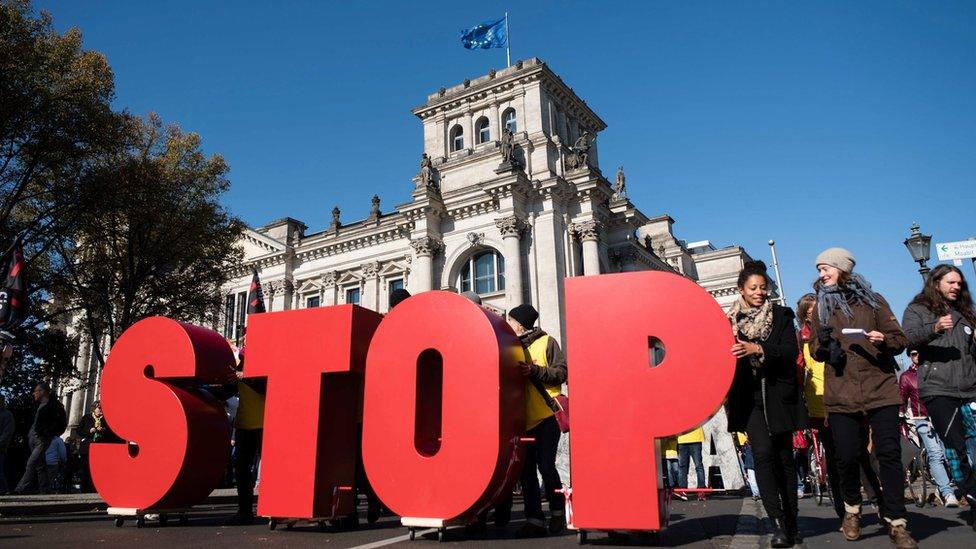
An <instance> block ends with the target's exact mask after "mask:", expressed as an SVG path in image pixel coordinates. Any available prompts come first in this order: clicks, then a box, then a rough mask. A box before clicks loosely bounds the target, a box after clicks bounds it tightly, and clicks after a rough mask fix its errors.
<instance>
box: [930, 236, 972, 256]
mask: <svg viewBox="0 0 976 549" xmlns="http://www.w3.org/2000/svg"><path fill="white" fill-rule="evenodd" d="M935 251H936V252H937V253H938V254H939V261H948V260H951V259H969V258H973V257H976V240H961V241H959V242H943V243H939V244H936V245H935Z"/></svg>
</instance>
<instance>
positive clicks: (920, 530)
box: [0, 496, 976, 549]
mask: <svg viewBox="0 0 976 549" xmlns="http://www.w3.org/2000/svg"><path fill="white" fill-rule="evenodd" d="M233 512H234V507H233V506H202V507H198V508H196V509H194V510H193V511H192V512H191V513H190V514H189V520H188V521H187V523H186V524H185V525H180V524H178V523H177V522H176V521H175V520H171V521H170V523H169V525H167V526H160V525H159V524H158V523H154V522H149V523H147V525H146V526H145V527H144V528H137V527H136V526H135V524H134V523H126V524H125V525H124V526H122V527H121V528H117V527H116V526H115V524H114V522H113V520H112V519H111V518H109V517H107V516H106V515H105V514H101V513H98V514H94V513H77V514H65V515H59V516H45V517H22V518H18V517H6V518H2V519H0V547H43V548H45V549H51V548H57V547H72V548H74V547H94V546H98V547H127V548H131V547H136V548H139V549H151V548H155V547H160V548H163V547H165V548H171V547H188V548H193V547H200V548H207V549H213V548H217V547H243V546H253V545H268V546H276V547H311V546H317V547H322V546H329V547H337V548H346V547H357V548H360V549H374V548H378V547H385V546H387V545H401V546H404V547H406V546H414V547H421V548H422V547H431V548H433V547H434V546H436V545H440V544H438V542H437V538H436V533H435V532H433V531H428V532H421V533H418V537H417V539H416V540H415V541H412V542H411V541H409V539H408V535H407V529H406V528H404V527H403V526H401V525H400V523H399V521H398V520H397V519H396V518H394V517H384V518H382V519H381V520H380V521H379V522H378V523H377V524H375V525H373V526H366V525H365V523H363V525H362V526H361V527H360V528H359V529H357V530H353V531H344V532H337V531H333V530H332V529H331V528H327V529H326V530H325V531H320V529H319V527H318V526H317V525H307V524H301V523H299V524H297V525H295V527H294V528H292V529H291V530H287V529H285V528H284V527H283V526H279V527H278V528H277V529H276V530H274V531H271V530H269V528H268V525H267V523H266V522H259V523H256V524H254V525H252V526H224V525H223V524H222V521H223V520H224V519H225V518H226V517H227V516H229V515H230V514H231V513H233ZM909 512H910V519H909V528H910V529H911V530H912V532H913V533H914V534H915V536H916V537H917V538H918V540H919V542H920V544H921V546H922V547H934V546H936V544H946V545H945V546H946V547H952V548H963V547H973V546H976V532H974V531H973V530H972V529H971V528H970V527H969V526H967V525H966V523H965V516H966V513H968V511H963V510H958V509H944V508H941V507H926V508H924V509H918V508H916V507H914V506H911V507H910V508H909ZM362 514H365V513H364V512H363V513H362ZM800 515H801V519H800V527H801V530H802V532H803V534H804V536H805V538H806V539H805V543H804V545H803V546H805V547H811V548H812V547H818V548H819V547H837V546H843V547H845V549H868V548H875V547H883V548H888V547H891V545H890V543H889V541H888V536H887V533H886V531H884V530H883V529H881V528H880V527H879V526H878V523H877V519H876V516H875V515H874V512H873V510H872V509H871V508H870V507H867V508H866V509H865V516H864V521H863V524H864V529H863V532H864V537H863V538H862V540H861V541H859V542H857V543H852V544H848V543H847V542H845V541H844V540H843V538H842V537H841V534H840V533H839V532H838V531H837V529H838V526H839V521H838V520H837V518H836V517H835V516H834V515H833V510H832V508H831V507H829V506H826V505H825V506H817V505H816V504H815V503H814V502H813V501H812V500H810V499H805V500H802V501H801V508H800ZM521 519H522V516H521V513H520V508H519V507H518V506H516V509H515V513H514V516H513V521H512V523H511V524H510V525H509V526H508V527H506V528H493V527H489V529H488V532H487V533H485V534H483V535H479V536H470V535H468V533H467V532H466V531H465V530H464V529H463V528H452V529H450V530H448V532H447V536H446V539H445V543H446V544H453V545H461V544H463V545H464V546H465V547H472V548H475V547H489V546H491V547H500V546H512V547H515V546H522V547H556V546H559V547H570V546H575V545H576V544H577V539H576V535H575V533H574V532H571V531H567V532H565V533H563V534H562V535H559V536H552V537H548V538H543V539H532V540H521V539H517V538H516V532H517V531H518V528H519V527H520V526H521V525H522V524H523V523H524V522H523V521H522V520H521ZM764 525H765V521H764V520H763V519H762V510H761V505H759V504H758V503H756V502H753V501H752V500H751V499H742V498H739V497H733V496H717V497H713V498H711V499H709V500H708V501H705V502H698V501H675V502H674V503H673V506H672V510H671V524H670V525H669V527H668V528H667V529H666V530H665V531H664V532H662V533H661V534H660V535H659V536H651V535H643V534H637V535H629V536H626V535H625V536H614V537H608V536H607V534H606V533H603V532H599V533H592V534H590V536H589V543H590V544H591V545H595V546H614V545H617V546H619V545H623V546H627V545H631V546H655V545H657V546H666V547H677V546H687V547H712V548H720V549H726V548H731V549H740V548H749V549H752V548H756V547H768V546H769V544H768V539H767V536H766V532H765V526H764Z"/></svg>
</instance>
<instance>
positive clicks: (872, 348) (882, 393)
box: [810, 295, 908, 413]
mask: <svg viewBox="0 0 976 549" xmlns="http://www.w3.org/2000/svg"><path fill="white" fill-rule="evenodd" d="M848 304H849V305H850V307H851V312H852V313H853V317H848V316H846V315H845V314H844V313H843V312H842V311H841V310H839V309H838V310H835V311H834V312H833V314H831V316H830V318H828V319H827V325H828V326H830V327H832V328H833V329H834V331H833V334H832V335H831V337H833V338H834V339H837V340H838V341H840V344H841V347H842V348H843V349H844V351H845V353H846V355H847V356H846V358H845V359H843V360H842V361H841V364H831V363H830V362H827V348H826V347H821V346H820V342H819V341H818V337H817V334H819V333H820V317H819V315H818V314H814V315H813V325H812V333H811V335H812V337H811V338H810V353H811V354H812V355H813V356H814V357H815V358H816V359H817V360H822V361H824V362H825V363H826V364H825V366H824V406H825V407H826V408H827V411H828V412H834V413H856V412H864V411H867V410H871V409H874V408H880V407H882V406H889V405H900V404H901V394H900V393H899V391H898V377H897V372H898V363H897V362H895V356H897V355H899V354H901V353H902V352H903V351H904V350H905V345H906V344H907V343H908V339H907V338H906V337H905V332H903V331H902V329H901V326H900V325H899V324H898V320H897V319H896V318H895V315H894V314H892V312H891V307H889V306H888V302H887V301H885V299H884V298H883V297H881V296H880V295H878V308H877V309H873V308H871V306H870V305H868V304H867V303H864V302H862V301H859V300H858V301H853V302H852V301H848ZM843 328H863V329H864V330H865V331H867V332H870V331H873V330H877V331H879V332H881V333H883V334H884V335H885V340H884V342H882V343H880V344H877V345H875V344H874V343H871V342H870V341H868V340H867V339H864V338H860V337H852V336H847V335H843V334H841V330H842V329H843Z"/></svg>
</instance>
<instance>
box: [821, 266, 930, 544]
mask: <svg viewBox="0 0 976 549" xmlns="http://www.w3.org/2000/svg"><path fill="white" fill-rule="evenodd" d="M814 265H815V266H816V268H817V271H818V274H819V276H818V278H817V280H816V282H815V283H814V289H815V290H816V291H817V312H816V314H814V315H813V322H812V325H811V331H812V333H814V334H816V335H815V337H814V338H812V339H811V340H810V348H811V354H812V355H813V357H814V358H816V359H817V360H819V361H822V362H824V363H825V366H824V385H825V388H824V406H825V407H826V409H827V418H828V420H829V422H830V428H831V430H832V431H833V435H834V443H835V451H836V458H837V470H838V472H839V473H840V485H841V496H842V498H843V500H844V518H843V520H842V521H841V531H842V532H843V534H844V537H845V538H846V539H847V540H849V541H855V540H857V539H859V538H860V537H861V503H862V496H861V479H860V470H861V466H860V462H859V460H860V454H861V452H862V450H863V448H864V446H865V444H866V441H865V437H864V431H863V429H862V421H863V420H865V419H866V420H867V422H868V423H869V425H870V429H871V441H872V444H873V448H874V453H875V457H876V458H877V460H878V467H879V471H880V478H881V494H878V506H879V508H880V509H881V510H882V513H883V515H884V520H885V522H887V524H888V536H889V538H890V540H891V542H892V543H893V544H894V545H895V547H897V548H898V549H914V548H916V547H918V543H917V542H916V541H915V539H914V538H912V536H911V534H910V533H909V531H908V528H907V525H908V512H907V511H906V510H905V500H904V493H905V476H904V470H903V469H902V464H901V441H900V439H901V432H900V429H899V427H900V421H899V418H898V408H899V406H900V405H901V394H900V393H899V391H898V379H897V377H896V375H895V373H896V372H897V371H898V365H897V363H896V362H895V356H896V355H898V354H900V353H901V352H903V351H904V350H905V345H906V343H907V338H906V337H905V333H904V332H903V331H902V329H901V326H900V325H899V324H898V320H897V319H896V318H895V315H894V314H892V312H891V307H889V305H888V302H887V301H885V299H884V297H882V296H881V294H879V293H877V292H875V291H874V290H873V289H872V288H871V284H870V283H868V281H867V280H866V279H865V278H864V277H863V276H861V275H860V274H859V273H855V272H854V265H855V260H854V256H853V255H852V254H851V253H850V252H849V251H847V250H845V249H843V248H829V249H827V250H824V251H823V252H821V253H820V255H818V256H817V259H816V261H815V262H814ZM845 330H846V331H847V332H846V333H845Z"/></svg>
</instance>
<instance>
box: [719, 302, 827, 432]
mask: <svg viewBox="0 0 976 549" xmlns="http://www.w3.org/2000/svg"><path fill="white" fill-rule="evenodd" d="M794 318H795V315H794V314H793V310H792V309H790V308H789V307H781V306H779V305H773V327H772V330H771V331H770V333H769V337H768V338H767V339H766V341H751V343H758V344H759V345H760V346H761V347H762V349H763V357H764V358H763V363H762V368H761V370H760V373H761V376H762V377H761V379H762V380H765V382H766V383H765V415H766V421H767V423H768V425H769V431H770V432H771V433H774V434H775V433H787V432H791V431H796V430H799V429H806V428H807V423H808V421H807V410H806V403H805V402H804V401H803V392H802V391H801V390H800V383H799V379H798V371H797V366H796V358H797V355H798V353H799V351H798V347H797V338H796V326H795V325H794V323H793V319H794ZM737 335H738V334H737ZM738 337H739V339H741V340H742V341H749V340H748V339H746V338H744V337H742V336H741V335H739V336H738ZM756 387H757V383H756V381H755V380H753V374H752V365H751V364H750V361H749V357H743V358H740V359H739V360H738V361H736V363H735V377H733V378H732V388H731V389H730V390H729V398H728V401H727V402H726V412H727V413H728V420H729V431H730V432H736V431H739V432H744V431H745V430H746V423H747V422H748V421H749V415H750V414H751V413H752V410H753V408H755V407H756V404H757V403H756ZM759 404H761V402H760V403H759Z"/></svg>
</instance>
